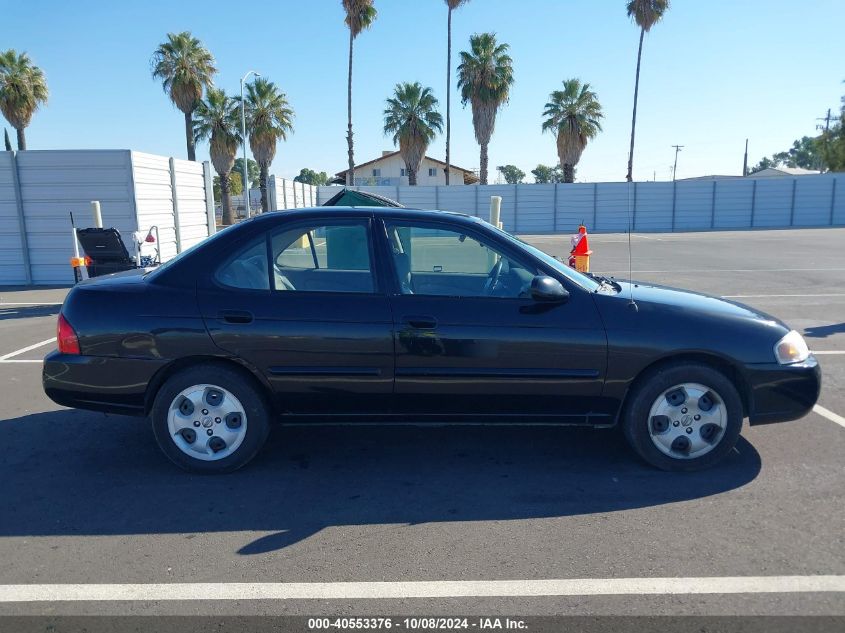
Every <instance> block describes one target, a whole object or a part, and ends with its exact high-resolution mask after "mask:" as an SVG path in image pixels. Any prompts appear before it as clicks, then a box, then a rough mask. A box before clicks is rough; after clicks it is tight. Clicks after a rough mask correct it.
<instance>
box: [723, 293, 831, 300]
mask: <svg viewBox="0 0 845 633" xmlns="http://www.w3.org/2000/svg"><path fill="white" fill-rule="evenodd" d="M769 297H845V293H823V294H817V295H772V294H768V295H722V299H752V298H753V299H763V298H769Z"/></svg>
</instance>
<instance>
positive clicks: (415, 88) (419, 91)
mask: <svg viewBox="0 0 845 633" xmlns="http://www.w3.org/2000/svg"><path fill="white" fill-rule="evenodd" d="M442 131H443V117H442V116H440V113H439V112H438V111H437V99H436V98H435V97H434V95H433V94H431V88H423V87H422V85H420V83H419V82H414V83H412V84H410V83H403V84H396V88H395V90H394V93H393V97H392V98H390V99H388V100H387V109H386V110H385V111H384V133H385V134H393V143H394V144H398V145H399V153H400V154H401V155H402V160H404V161H405V167H406V169H407V170H408V184H410V185H416V184H417V171H418V170H419V168H420V162H422V159H423V156H425V150H426V149H427V148H428V145H429V143H431V141H433V140H434V137H435V136H436V135H437V132H442Z"/></svg>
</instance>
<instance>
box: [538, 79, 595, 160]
mask: <svg viewBox="0 0 845 633" xmlns="http://www.w3.org/2000/svg"><path fill="white" fill-rule="evenodd" d="M603 116H604V115H603V114H602V109H601V104H600V103H599V100H598V95H596V93H595V92H593V91H592V90H591V89H590V84H588V83H583V84H582V83H581V81H580V80H579V79H567V80H566V81H564V82H563V90H555V91H554V92H552V93H551V94H550V95H549V101H548V103H546V105H545V108H544V110H543V117H544V121H543V124H542V130H543V132H552V133H553V134H554V135H555V137H556V140H557V150H558V158H559V159H560V164H561V165H572V166H574V165H577V164H578V161H579V160H580V159H581V154H582V153H583V151H584V149H585V148H586V147H587V142H588V141H589V140H591V139H593V138H595V137H596V136H597V135H598V133H599V132H600V131H601V119H602V118H603Z"/></svg>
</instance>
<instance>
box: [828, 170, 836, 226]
mask: <svg viewBox="0 0 845 633" xmlns="http://www.w3.org/2000/svg"><path fill="white" fill-rule="evenodd" d="M832 180H833V185H832V187H831V190H830V222H829V224H830V226H833V212H834V210H835V208H836V176H834V177H833V179H832Z"/></svg>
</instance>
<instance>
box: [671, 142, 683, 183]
mask: <svg viewBox="0 0 845 633" xmlns="http://www.w3.org/2000/svg"><path fill="white" fill-rule="evenodd" d="M672 147H674V148H675V166H674V167H672V180H675V178H676V177H677V172H678V152H680V151H681V150H682V149H683V147H684V146H683V145H673V146H672Z"/></svg>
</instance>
